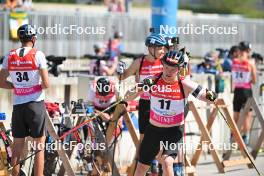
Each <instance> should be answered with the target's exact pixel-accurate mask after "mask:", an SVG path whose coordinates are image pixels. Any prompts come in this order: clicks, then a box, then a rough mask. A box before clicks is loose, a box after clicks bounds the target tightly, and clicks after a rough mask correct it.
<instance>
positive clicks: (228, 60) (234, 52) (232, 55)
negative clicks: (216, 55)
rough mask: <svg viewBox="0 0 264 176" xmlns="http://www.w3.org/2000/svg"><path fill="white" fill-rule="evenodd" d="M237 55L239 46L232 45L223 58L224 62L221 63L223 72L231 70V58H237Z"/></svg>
mask: <svg viewBox="0 0 264 176" xmlns="http://www.w3.org/2000/svg"><path fill="white" fill-rule="evenodd" d="M238 55H239V47H238V46H232V47H231V48H230V50H229V54H228V57H225V58H224V62H223V64H222V68H223V71H224V72H231V69H232V60H233V59H235V58H238Z"/></svg>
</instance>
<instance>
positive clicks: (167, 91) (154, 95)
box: [125, 51, 216, 176]
mask: <svg viewBox="0 0 264 176" xmlns="http://www.w3.org/2000/svg"><path fill="white" fill-rule="evenodd" d="M184 54H185V53H183V52H182V51H170V52H168V53H166V54H165V55H164V57H163V58H162V63H163V72H162V73H160V74H157V75H155V76H154V77H150V78H147V79H145V80H144V81H143V85H144V86H143V88H139V90H140V91H139V92H137V93H136V94H135V93H134V92H133V91H130V92H128V93H127V94H126V96H125V97H126V98H128V97H131V99H133V98H134V97H135V96H136V95H139V94H140V93H142V91H144V90H145V88H144V87H145V85H147V86H148V87H149V88H150V89H149V90H148V92H149V93H150V120H149V123H150V124H149V125H148V126H147V128H146V131H145V136H144V138H143V141H142V143H141V147H140V151H139V163H138V165H137V169H136V172H135V176H143V175H145V174H146V172H147V170H148V169H149V166H150V165H151V161H152V160H153V159H155V157H156V155H157V154H158V153H159V151H160V147H162V146H163V145H162V144H167V146H171V145H170V144H178V143H179V142H180V140H181V139H182V137H183V124H184V107H185V105H186V103H185V102H186V101H185V99H186V98H187V97H188V96H189V94H192V95H193V96H194V97H196V98H198V99H200V100H202V101H206V102H209V103H212V102H213V101H215V100H216V96H215V94H214V93H213V92H212V91H208V90H206V89H204V88H202V87H201V86H200V85H198V84H197V83H195V82H193V81H191V80H189V79H184V77H182V78H181V77H180V76H179V72H178V71H179V68H180V67H181V65H182V64H183V62H184V57H185V56H184ZM128 99H130V98H128ZM177 153H178V149H177V148H175V147H174V148H170V147H168V148H166V147H163V148H162V157H161V161H162V168H163V174H164V175H166V176H173V175H174V173H173V162H174V160H175V158H176V156H177Z"/></svg>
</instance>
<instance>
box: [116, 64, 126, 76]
mask: <svg viewBox="0 0 264 176" xmlns="http://www.w3.org/2000/svg"><path fill="white" fill-rule="evenodd" d="M125 69H126V63H125V62H122V61H119V62H118V63H117V67H116V72H117V74H118V75H122V74H123V73H124V72H125Z"/></svg>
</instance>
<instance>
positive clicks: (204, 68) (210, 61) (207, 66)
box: [192, 52, 218, 74]
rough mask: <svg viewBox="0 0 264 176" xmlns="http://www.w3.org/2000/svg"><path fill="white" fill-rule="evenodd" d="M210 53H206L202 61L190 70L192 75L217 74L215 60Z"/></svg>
mask: <svg viewBox="0 0 264 176" xmlns="http://www.w3.org/2000/svg"><path fill="white" fill-rule="evenodd" d="M214 57H215V55H213V53H212V52H210V53H207V54H206V55H205V57H204V61H203V62H202V63H200V64H198V65H197V66H195V68H194V69H193V70H192V71H193V73H209V74H218V71H217V69H216V59H215V58H214Z"/></svg>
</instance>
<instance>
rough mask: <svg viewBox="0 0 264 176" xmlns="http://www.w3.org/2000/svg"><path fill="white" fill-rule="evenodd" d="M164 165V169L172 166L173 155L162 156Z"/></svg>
mask: <svg viewBox="0 0 264 176" xmlns="http://www.w3.org/2000/svg"><path fill="white" fill-rule="evenodd" d="M161 162H162V166H163V168H164V169H168V168H172V167H173V162H174V159H173V158H172V157H171V156H168V155H163V156H162V157H161Z"/></svg>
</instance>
